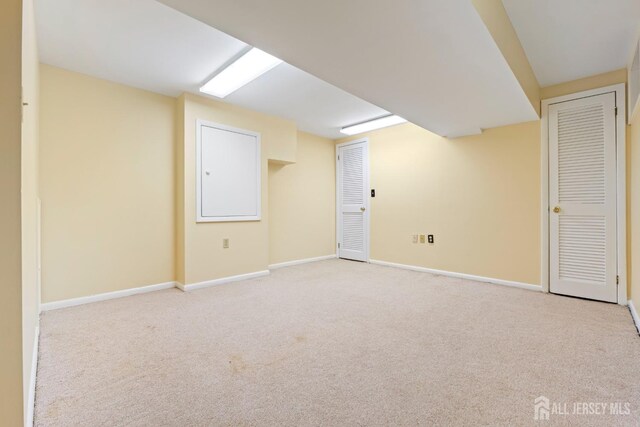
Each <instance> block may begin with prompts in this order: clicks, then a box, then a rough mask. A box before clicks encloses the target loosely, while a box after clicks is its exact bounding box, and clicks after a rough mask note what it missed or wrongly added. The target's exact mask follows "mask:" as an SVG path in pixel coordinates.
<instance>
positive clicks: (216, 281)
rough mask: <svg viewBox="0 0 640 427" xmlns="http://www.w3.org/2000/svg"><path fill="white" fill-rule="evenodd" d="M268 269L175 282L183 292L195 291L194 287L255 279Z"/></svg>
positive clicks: (264, 274)
mask: <svg viewBox="0 0 640 427" xmlns="http://www.w3.org/2000/svg"><path fill="white" fill-rule="evenodd" d="M268 274H269V270H262V271H256V272H253V273H247V274H238V275H237V276H229V277H221V278H220V279H214V280H206V281H204V282H198V283H192V284H189V285H183V284H182V283H176V287H177V288H178V289H181V290H183V291H185V292H189V291H195V290H196V289H202V288H208V287H210V286H217V285H223V284H225V283H230V282H237V281H240V280H248V279H255V278H256V277H262V276H267V275H268Z"/></svg>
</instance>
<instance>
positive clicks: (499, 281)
mask: <svg viewBox="0 0 640 427" xmlns="http://www.w3.org/2000/svg"><path fill="white" fill-rule="evenodd" d="M369 262H370V263H371V264H378V265H384V266H387V267H396V268H402V269H405V270H412V271H420V272H422V273H431V274H437V275H439V276H447V277H455V278H458V279H466V280H474V281H476V282H484V283H492V284H494V285H502V286H510V287H512V288H520V289H527V290H530V291H538V292H541V291H542V287H541V286H539V285H532V284H529V283H522V282H514V281H511V280H502V279H494V278H491V277H483V276H474V275H473V274H464V273H454V272H451V271H444V270H435V269H433V268H426V267H418V266H415V265H406V264H396V263H393V262H387V261H377V260H374V259H372V260H369Z"/></svg>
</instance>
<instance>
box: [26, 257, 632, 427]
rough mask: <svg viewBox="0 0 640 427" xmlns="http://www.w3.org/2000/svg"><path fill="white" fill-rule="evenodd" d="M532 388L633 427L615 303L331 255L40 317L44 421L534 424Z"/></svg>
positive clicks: (625, 335) (598, 420) (603, 420)
mask: <svg viewBox="0 0 640 427" xmlns="http://www.w3.org/2000/svg"><path fill="white" fill-rule="evenodd" d="M541 395H542V396H546V397H547V398H549V399H550V400H551V402H552V403H553V402H556V403H559V404H565V403H566V405H567V406H566V408H565V409H566V411H567V412H572V408H573V407H574V404H575V403H576V402H577V403H578V404H580V405H581V403H590V402H604V403H607V405H609V404H611V403H614V404H615V403H617V402H619V403H621V404H622V405H621V406H620V408H621V410H622V412H625V408H626V406H625V404H627V403H628V405H629V408H630V414H629V415H619V416H611V415H574V414H568V415H560V414H552V415H551V419H550V421H547V422H544V424H546V425H554V424H576V423H577V424H581V425H598V426H601V425H608V424H616V425H637V424H638V423H640V338H639V337H638V334H637V332H636V329H635V327H634V325H633V322H632V320H631V317H630V315H629V312H628V310H627V309H626V308H625V307H621V306H617V305H613V304H606V303H598V302H592V301H585V300H580V299H574V298H567V297H561V296H555V295H549V294H543V293H538V292H532V291H526V290H520V289H513V288H507V287H501V286H496V285H488V284H480V283H475V282H470V281H464V280H459V279H452V278H446V277H439V276H433V275H430V274H426V273H417V272H412V271H404V270H399V269H394V268H390V267H381V266H376V265H368V264H362V263H356V262H349V261H339V260H330V261H323V262H318V263H313V264H306V265H301V266H296V267H290V268H286V269H282V270H276V271H274V272H273V273H272V274H271V275H270V276H267V277H264V278H259V279H254V280H249V281H244V282H236V283H231V284H226V285H222V286H217V287H212V288H208V289H202V290H198V291H193V292H191V293H183V292H181V291H179V290H174V289H171V290H166V291H159V292H154V293H149V294H144V295H137V296H132V297H127V298H122V299H117V300H111V301H104V302H99V303H94V304H88V305H84V306H78V307H73V308H68V309H61V310H56V311H51V312H46V313H44V314H43V316H42V323H41V341H40V359H39V367H38V377H37V392H36V425H39V426H49V425H52V426H53V425H55V426H110V425H117V426H122V425H133V426H191V425H193V426H214V425H234V426H237V425H242V426H244V425H267V426H271V425H273V426H275V425H278V426H279V425H292V426H293V425H296V426H297V425H329V426H343V425H479V424H484V425H527V424H534V399H535V398H537V397H538V396H541ZM578 407H579V408H581V409H582V412H585V411H586V412H589V409H588V407H586V406H585V407H583V406H578ZM556 408H561V409H562V408H563V406H556ZM592 408H593V406H592ZM609 410H610V409H609V407H607V412H609Z"/></svg>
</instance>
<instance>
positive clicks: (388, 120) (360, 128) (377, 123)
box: [340, 114, 407, 135]
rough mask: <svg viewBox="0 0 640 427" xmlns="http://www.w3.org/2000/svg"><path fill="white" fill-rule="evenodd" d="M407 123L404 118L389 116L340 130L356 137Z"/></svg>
mask: <svg viewBox="0 0 640 427" xmlns="http://www.w3.org/2000/svg"><path fill="white" fill-rule="evenodd" d="M406 122H407V121H406V120H405V119H403V118H402V117H400V116H396V115H393V114H391V115H388V116H384V117H379V118H377V119H373V120H369V121H368V122H364V123H358V124H355V125H351V126H346V127H343V128H342V129H340V132H342V133H344V134H346V135H356V134H358V133H363V132H369V131H370V130H375V129H381V128H386V127H387V126H393V125H399V124H400V123H406Z"/></svg>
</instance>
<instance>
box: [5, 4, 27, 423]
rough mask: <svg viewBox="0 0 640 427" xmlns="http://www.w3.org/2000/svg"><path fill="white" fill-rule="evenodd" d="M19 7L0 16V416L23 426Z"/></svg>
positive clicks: (14, 7)
mask: <svg viewBox="0 0 640 427" xmlns="http://www.w3.org/2000/svg"><path fill="white" fill-rule="evenodd" d="M21 23H22V1H19V0H7V1H5V2H3V4H2V13H0V55H1V56H2V60H1V61H0V75H1V76H2V78H1V79H0V93H1V94H2V96H0V236H2V238H0V349H2V350H1V351H0V396H1V398H0V414H1V416H2V424H3V425H6V426H21V425H23V394H22V390H23V389H22V382H23V381H22V376H23V372H22V263H21V260H20V258H21V254H22V252H21V251H22V249H21V248H22V244H21V219H20V215H21V197H20V179H21V176H20V175H21V172H20V169H21V168H20V165H21V153H20V151H21V150H20V146H21V124H20V123H21V120H20V115H21V105H20V101H21V100H20V92H21V89H20V87H21V81H22V77H21V69H22V67H21V63H22V57H21V56H22V55H21V50H22V48H21V40H22V24H21Z"/></svg>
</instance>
